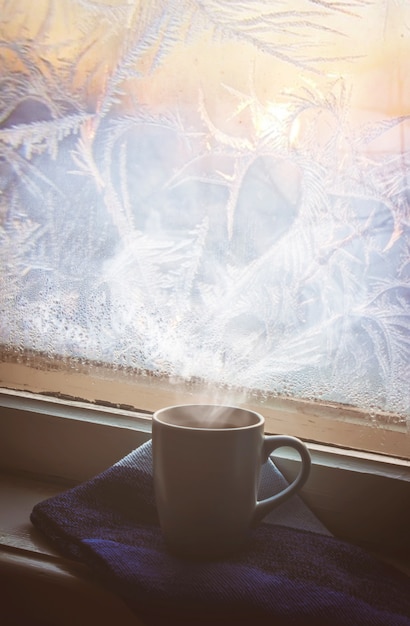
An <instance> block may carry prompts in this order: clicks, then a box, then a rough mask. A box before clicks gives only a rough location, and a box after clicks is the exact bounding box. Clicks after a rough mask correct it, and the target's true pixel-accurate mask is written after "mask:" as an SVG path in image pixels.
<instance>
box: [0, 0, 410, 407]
mask: <svg viewBox="0 0 410 626" xmlns="http://www.w3.org/2000/svg"><path fill="white" fill-rule="evenodd" d="M0 43H1V46H0V287H1V295H0V315H1V317H0V342H1V343H2V345H3V346H6V347H8V348H10V347H12V348H14V349H16V350H21V351H22V352H24V351H26V350H34V351H38V352H41V353H45V354H47V355H50V356H54V355H61V356H62V357H65V356H73V357H76V358H78V359H79V360H81V361H83V362H86V361H90V360H91V361H98V362H106V363H109V364H111V365H113V366H119V365H121V366H122V365H124V366H130V367H133V368H137V369H142V370H149V371H153V372H158V373H164V374H167V375H169V376H184V377H187V378H188V379H189V378H200V379H204V380H206V381H210V382H218V383H223V384H226V385H234V386H239V387H242V386H244V387H247V388H251V389H257V390H260V391H262V392H263V393H273V394H285V395H291V396H297V397H302V398H310V399H325V400H331V401H336V402H342V403H348V404H353V405H355V406H358V407H361V408H364V409H365V410H367V411H369V412H372V411H375V410H386V411H392V412H395V413H398V414H399V415H401V416H403V419H406V416H409V415H410V411H409V404H410V403H409V384H408V383H409V348H410V345H409V344H410V334H409V325H410V318H409V316H410V298H409V287H410V283H409V278H410V263H409V258H410V257H409V241H410V229H409V223H410V222H409V202H410V187H409V184H410V180H409V177H410V170H409V166H410V151H409V149H410V4H409V3H408V2H407V0H374V1H372V0H338V1H337V2H336V1H333V0H329V1H327V2H318V1H317V0H295V1H291V0H290V1H286V2H284V1H283V0H270V1H263V0H243V1H241V2H237V1H229V0H202V1H201V2H192V1H191V0H179V1H178V2H174V1H169V2H167V1H165V0H162V1H161V0H145V1H144V0H140V1H139V2H138V1H136V0H132V1H131V0H129V1H128V0H58V1H57V0H36V2H32V0H12V1H10V0H9V1H8V0H0Z"/></svg>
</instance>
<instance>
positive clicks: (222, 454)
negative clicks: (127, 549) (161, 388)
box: [152, 404, 310, 558]
mask: <svg viewBox="0 0 410 626" xmlns="http://www.w3.org/2000/svg"><path fill="white" fill-rule="evenodd" d="M264 421H265V420H264V418H263V416H262V415H260V414H259V413H256V412H254V411H250V410H247V409H243V408H239V407H229V406H223V405H211V404H203V405H201V404H193V405H181V406H173V407H168V408H165V409H161V410H159V411H157V412H156V413H155V414H154V416H153V426H152V443H153V470H154V486H155V497H156V503H157V509H158V514H159V519H160V524H161V528H162V530H163V533H164V536H165V540H166V543H167V545H168V548H169V549H170V550H171V551H172V552H174V553H176V554H178V555H181V556H185V557H190V558H217V557H220V556H222V555H225V554H228V553H232V552H234V551H235V550H238V549H240V548H241V547H242V546H243V544H244V543H245V541H246V538H247V536H248V535H249V532H250V530H251V528H252V526H254V525H255V524H257V523H259V522H260V521H261V520H262V519H263V518H264V517H265V516H266V515H267V514H268V513H269V512H270V511H271V510H272V509H273V508H275V507H276V506H278V505H280V504H281V503H282V502H284V501H285V500H287V499H288V498H289V497H291V496H292V495H293V494H295V493H296V492H297V491H299V489H301V487H302V486H303V485H304V483H305V482H306V480H307V478H308V476H309V472H310V455H309V452H308V450H307V448H306V446H305V444H303V443H302V442H301V441H300V440H299V439H296V438H295V437H288V436H281V435H280V436H266V435H264V432H263V428H264ZM282 446H290V447H292V448H294V449H296V450H297V452H298V453H299V455H300V457H301V461H302V463H301V468H300V472H299V474H298V476H297V478H296V479H295V480H294V482H293V483H291V485H289V486H288V487H287V488H286V489H284V490H283V491H281V492H280V493H278V494H276V495H273V496H271V497H270V498H267V499H265V500H261V501H258V500H257V492H258V485H259V474H260V468H261V465H262V464H263V463H264V462H266V461H267V459H268V457H269V455H270V454H271V453H272V452H273V451H274V450H275V449H277V448H280V447H282Z"/></svg>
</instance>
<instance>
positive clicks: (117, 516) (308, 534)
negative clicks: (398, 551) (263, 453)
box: [31, 442, 410, 626]
mask: <svg viewBox="0 0 410 626" xmlns="http://www.w3.org/2000/svg"><path fill="white" fill-rule="evenodd" d="M269 483H273V484H274V487H273V488H272V489H271V492H274V491H275V490H279V489H281V488H283V485H284V484H286V482H285V481H284V478H283V476H282V475H281V474H280V472H279V471H278V470H277V469H276V467H275V466H274V464H273V463H272V462H271V461H268V463H267V464H265V466H264V468H263V472H262V481H261V491H262V492H264V493H263V494H262V496H263V497H265V496H266V495H267V491H268V486H267V485H268V484H269ZM262 496H261V497H262ZM31 520H32V522H33V524H34V525H35V526H36V527H37V528H39V529H40V530H41V531H42V532H43V533H45V535H46V536H48V537H49V538H50V539H51V540H52V541H53V542H54V544H55V546H56V547H57V548H58V549H60V550H61V551H62V552H63V553H64V554H65V555H67V556H69V557H74V558H76V559H80V560H81V561H83V562H84V563H86V564H87V565H88V566H89V567H90V568H91V569H92V570H93V571H94V572H95V573H96V574H97V575H98V576H99V577H101V578H102V579H104V581H105V582H106V583H108V584H109V585H110V586H111V588H112V589H113V590H114V591H115V592H116V593H118V594H120V595H121V596H122V597H123V598H124V599H125V601H126V602H127V603H128V605H129V606H130V607H131V608H132V609H133V610H134V611H135V613H136V615H138V617H139V618H140V619H142V621H144V622H145V623H146V624H147V626H151V625H152V626H160V625H162V624H169V623H174V622H175V623H177V624H186V625H188V624H189V625H190V626H194V625H195V626H196V625H197V624H224V625H225V626H226V625H229V624H235V625H237V624H250V625H252V626H254V625H258V624H260V625H264V624H266V625H268V624H269V626H273V625H275V626H277V625H287V624H291V625H293V626H299V625H303V626H306V624H313V625H317V626H320V625H323V626H337V625H347V624H348V625H349V626H350V625H360V626H366V625H380V626H409V625H410V579H408V578H407V577H406V576H405V574H403V573H401V572H399V571H396V570H395V569H394V568H392V567H390V566H388V565H387V564H384V563H381V562H379V561H378V560H377V559H375V558H373V557H371V556H370V555H368V554H367V553H366V552H365V551H363V550H362V549H359V548H358V547H356V546H353V545H350V544H348V543H346V542H343V541H340V540H338V539H335V538H334V537H332V536H331V535H330V534H329V533H328V532H327V531H326V529H325V528H324V527H323V525H322V524H320V522H319V520H317V519H316V518H315V516H314V515H313V514H312V513H311V512H310V511H309V509H307V507H305V506H304V504H303V503H302V501H301V500H300V499H299V498H298V497H297V496H296V497H294V498H292V500H291V501H289V502H288V503H285V504H284V505H282V506H281V507H279V508H278V509H277V511H276V512H274V513H273V514H271V515H270V516H269V518H268V523H266V522H265V523H262V524H261V525H260V526H259V527H257V528H256V529H255V530H253V531H252V532H251V534H250V537H249V542H248V543H247V545H246V546H244V548H243V550H242V551H241V552H240V553H238V554H236V555H235V556H231V557H229V558H225V559H221V560H217V561H208V562H203V561H202V562H199V561H198V562H197V561H187V560H183V559H178V558H176V557H174V556H172V555H170V554H169V553H168V552H167V551H166V548H165V546H164V542H163V538H162V534H161V531H160V528H159V526H158V520H157V514H156V509H155V501H154V493H153V481H152V457H151V442H148V443H146V444H144V445H143V446H141V447H140V448H138V449H137V450H134V451H133V452H132V453H131V454H129V455H128V456H126V457H125V458H124V459H122V460H121V461H120V462H118V463H116V464H115V465H113V466H112V467H111V468H109V469H108V470H106V471H105V472H103V473H102V474H100V475H98V476H97V477H95V478H93V479H92V480H89V481H87V482H85V483H83V484H81V485H79V486H77V487H74V488H73V489H70V490H68V491H66V492H64V493H62V494H59V495H57V496H55V497H52V498H50V499H48V500H45V501H43V502H40V503H39V504H37V505H36V506H35V507H34V509H33V511H32V514H31Z"/></svg>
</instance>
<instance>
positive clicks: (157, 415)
mask: <svg viewBox="0 0 410 626" xmlns="http://www.w3.org/2000/svg"><path fill="white" fill-rule="evenodd" d="M190 407H191V408H192V409H193V408H194V407H196V408H198V407H210V408H216V407H218V408H220V409H223V410H225V409H230V410H231V411H241V412H243V413H248V414H249V415H252V416H254V418H255V421H254V422H253V423H251V424H245V425H244V426H235V425H233V426H226V427H222V428H221V427H219V428H218V427H212V426H199V425H198V426H195V425H194V424H189V425H185V424H177V423H173V422H172V421H168V420H164V419H161V414H163V413H166V412H168V411H172V410H178V409H188V408H190ZM152 419H153V421H155V422H157V424H161V425H163V426H169V427H170V428H176V429H180V430H184V431H188V430H193V431H202V432H236V431H238V430H249V429H252V428H258V427H259V426H263V425H264V423H265V418H264V417H263V415H261V414H260V413H258V412H257V411H254V410H253V409H248V408H246V407H241V406H237V405H228V404H219V403H214V404H213V403H212V402H204V403H200V402H195V403H187V404H175V405H172V406H166V407H163V408H161V409H158V410H156V411H154V413H153V415H152Z"/></svg>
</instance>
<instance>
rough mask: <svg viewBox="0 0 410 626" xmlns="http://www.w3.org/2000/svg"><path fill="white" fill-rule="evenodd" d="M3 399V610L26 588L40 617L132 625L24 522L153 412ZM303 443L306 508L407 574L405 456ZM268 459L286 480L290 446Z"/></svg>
mask: <svg viewBox="0 0 410 626" xmlns="http://www.w3.org/2000/svg"><path fill="white" fill-rule="evenodd" d="M0 401H1V410H0V459H1V464H2V466H1V467H0V470H1V472H2V474H1V478H0V500H1V501H2V502H3V505H2V506H0V533H1V535H0V579H1V581H3V579H4V581H5V584H6V587H5V589H6V590H7V593H6V595H5V597H7V598H8V605H9V606H10V607H11V608H10V610H13V606H14V607H17V608H18V609H21V610H23V609H24V607H21V601H20V600H19V598H20V597H21V587H22V586H23V587H24V594H26V592H27V597H28V598H29V601H28V604H27V605H26V603H25V605H26V606H33V607H34V614H35V615H36V616H37V618H38V621H39V622H40V623H41V621H42V623H52V624H63V625H64V626H65V625H66V624H67V625H68V624H70V625H71V624H72V623H78V624H80V623H81V622H80V621H79V618H78V615H82V616H83V617H84V624H89V623H93V622H94V623H95V621H96V617H95V616H96V611H98V614H99V616H100V617H99V618H98V619H99V620H100V621H99V623H101V624H105V623H107V624H109V623H110V624H112V623H114V619H115V621H116V622H117V621H118V619H119V617H118V616H119V615H121V620H120V621H121V623H122V624H124V625H127V624H130V625H131V624H138V623H139V622H138V621H136V618H135V617H134V615H133V614H130V613H129V612H128V609H127V607H126V606H125V605H124V604H123V603H122V602H121V601H120V599H118V598H116V597H115V596H114V595H112V594H111V593H110V592H109V591H107V590H106V589H104V587H103V586H101V585H100V584H99V583H97V582H96V581H94V580H93V579H92V577H91V576H90V574H89V573H88V571H87V570H86V568H84V567H82V566H81V565H80V564H78V563H73V562H71V561H67V560H65V559H63V558H62V557H61V556H59V555H58V554H57V553H56V552H54V551H53V550H52V549H51V548H50V546H49V545H48V544H47V542H45V541H44V540H43V539H42V538H41V537H40V536H39V535H38V534H37V533H36V532H35V529H34V528H32V527H31V524H30V521H29V515H30V512H31V509H32V507H33V505H34V504H35V503H36V502H39V501H41V500H42V499H44V498H46V497H49V496H51V495H53V494H55V493H58V492H59V491H61V490H62V489H65V488H67V487H68V486H70V485H72V484H75V483H78V482H80V481H83V480H86V479H88V478H90V477H91V476H94V475H95V474H97V473H99V472H100V471H102V470H104V469H106V468H107V467H108V466H110V465H112V464H113V463H114V462H116V461H117V460H119V459H120V458H122V457H123V456H125V455H126V454H127V453H128V452H130V451H131V450H133V449H134V448H136V447H137V446H139V445H140V444H141V443H143V441H146V440H147V439H148V438H149V437H150V429H151V423H150V419H149V418H148V417H147V416H144V415H137V414H135V413H131V412H130V413H127V412H124V411H118V415H116V417H115V419H113V418H112V414H113V412H115V411H113V410H112V409H110V410H108V409H104V408H101V407H93V408H90V407H89V406H86V405H84V406H82V405H79V404H77V405H74V404H71V405H68V404H67V403H63V402H56V401H54V400H53V401H44V400H42V399H35V398H30V397H17V396H14V395H12V394H9V393H6V394H3V395H2V396H1V397H0ZM309 447H310V450H311V454H312V460H313V466H312V473H311V477H310V479H309V481H308V483H307V485H306V486H305V488H304V489H303V492H302V497H303V499H304V500H305V502H306V503H307V504H308V506H310V508H311V509H312V510H313V512H314V513H315V514H316V515H317V516H318V517H319V518H320V519H321V521H322V522H323V523H324V524H325V525H326V526H327V527H328V528H329V529H330V530H331V531H332V532H333V533H334V534H335V535H336V536H338V537H341V538H343V539H347V540H349V541H352V542H353V543H358V544H360V545H362V546H363V547H365V548H367V549H368V550H370V551H371V552H373V553H374V554H376V555H377V556H379V557H380V558H382V559H383V560H386V561H388V562H390V563H392V564H393V565H396V566H397V567H398V568H399V569H401V570H402V571H404V572H406V573H407V574H408V575H410V543H409V537H408V528H409V526H410V520H409V510H408V506H407V504H408V501H409V498H410V463H409V462H408V461H403V460H400V459H397V460H396V459H392V458H390V457H383V456H381V455H370V454H367V455H363V454H361V455H360V456H359V455H357V454H355V453H354V452H352V451H348V450H341V449H335V448H333V449H332V448H329V447H327V446H318V445H313V444H309ZM275 462H276V463H277V465H278V466H279V468H280V469H281V470H282V472H283V473H284V474H285V476H287V477H288V478H291V477H292V474H293V473H294V472H295V471H296V470H297V460H296V458H293V457H292V455H291V454H289V453H288V451H287V450H284V451H282V453H281V454H280V455H279V454H278V455H275ZM4 503H5V504H6V506H4ZM2 584H3V582H2ZM50 585H51V586H52V587H50ZM50 589H52V593H50ZM34 590H36V591H35V592H34ZM63 605H64V606H65V607H66V608H65V609H64V615H61V614H60V611H61V606H63ZM87 607H88V608H87ZM30 610H31V609H30ZM87 611H88V613H87ZM90 611H92V618H91V619H90V615H89V612H90ZM50 616H51V617H50ZM43 617H44V619H43ZM104 620H105V621H104ZM11 624H13V622H11Z"/></svg>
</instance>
